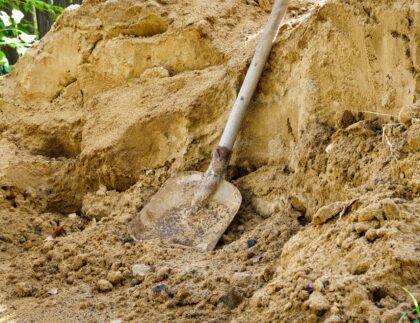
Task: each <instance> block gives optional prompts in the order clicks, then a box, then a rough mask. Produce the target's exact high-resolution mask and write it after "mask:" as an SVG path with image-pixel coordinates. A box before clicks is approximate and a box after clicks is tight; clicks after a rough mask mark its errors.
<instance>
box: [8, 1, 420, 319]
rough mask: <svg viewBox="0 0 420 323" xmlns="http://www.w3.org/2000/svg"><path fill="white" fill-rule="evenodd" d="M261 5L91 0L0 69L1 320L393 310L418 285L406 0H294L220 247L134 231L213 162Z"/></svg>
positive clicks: (416, 51)
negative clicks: (147, 213) (190, 175)
mask: <svg viewBox="0 0 420 323" xmlns="http://www.w3.org/2000/svg"><path fill="white" fill-rule="evenodd" d="M269 6H270V5H269V1H251V0H224V1H222V0H217V1H211V2H209V1H204V0H194V1H192V0H183V1H175V0H165V1H163V0H160V1H152V0H150V1H134V0H127V1H111V0H108V1H100V0H85V2H84V4H83V5H82V6H80V7H77V6H72V7H70V8H68V9H67V10H66V11H65V13H64V14H63V15H62V16H61V17H60V18H59V19H58V21H57V22H56V24H55V25H54V27H53V30H52V31H51V32H50V33H49V34H47V36H46V37H45V38H44V39H43V40H41V41H40V43H39V44H38V45H37V46H35V47H34V48H33V49H31V50H30V51H29V52H28V53H27V54H26V55H25V57H23V58H22V59H21V61H20V62H19V63H18V64H17V66H15V68H14V70H13V72H12V74H11V75H10V76H7V77H5V78H3V79H2V80H0V132H1V135H0V322H3V321H4V322H63V321H65V322H112V321H114V322H127V321H134V322H155V321H156V322H157V321H159V322H165V321H174V320H176V321H180V322H198V321H200V322H201V321H204V322H225V321H232V322H255V321H262V322H269V321H271V322H294V321H296V322H323V321H325V322H363V321H368V322H378V321H380V322H396V321H397V320H398V319H399V317H400V316H401V314H402V313H403V312H404V311H406V310H408V309H409V308H410V300H409V298H408V297H407V295H406V294H405V293H404V292H403V291H402V287H408V288H409V289H410V290H411V291H412V292H413V293H414V295H415V296H417V298H418V299H419V298H420V285H419V278H420V271H419V270H418V268H419V265H420V253H419V249H420V238H419V230H420V225H419V215H420V212H419V210H420V175H419V171H418V170H419V169H420V152H419V150H420V113H419V110H420V103H419V102H420V101H419V99H420V79H419V76H418V70H419V68H420V47H419V44H420V32H419V31H420V27H419V26H420V8H419V6H418V4H417V3H416V1H414V0H408V1H404V0H396V1H387V0H382V1H373V0H372V1H363V2H360V1H353V0H349V1H339V0H330V1H310V0H299V1H292V2H291V4H290V8H289V11H288V13H287V17H286V19H285V21H284V23H283V25H282V27H281V33H280V34H279V36H278V39H277V40H276V44H275V46H274V49H273V52H272V54H271V57H270V60H269V62H268V64H267V67H266V70H265V72H264V74H263V78H262V81H261V83H260V85H259V87H258V90H257V94H256V96H255V98H254V100H253V102H252V105H251V106H250V109H249V113H248V115H247V118H246V121H245V124H244V127H243V130H242V132H241V134H240V137H239V138H238V141H237V143H236V145H235V148H234V156H233V158H232V161H231V165H230V166H229V169H228V180H230V181H232V182H233V183H234V184H235V185H237V187H238V188H239V189H240V190H241V193H242V196H243V204H242V206H241V209H240V211H239V213H238V215H237V217H236V218H235V220H234V221H233V223H232V225H231V226H230V227H229V229H228V230H227V231H226V233H225V235H224V236H223V238H222V239H221V241H220V242H219V245H218V247H217V248H216V250H215V251H212V252H200V251H197V250H192V249H190V248H186V247H182V246H179V245H171V244H168V243H166V242H161V241H148V242H139V243H134V242H133V241H132V240H131V239H130V237H129V235H128V234H127V229H126V224H127V222H128V221H130V219H132V218H133V217H134V216H135V215H136V214H137V212H138V211H139V210H141V209H142V207H143V206H144V205H145V204H146V203H147V202H148V200H150V197H151V196H152V195H153V193H154V192H155V191H156V190H157V189H159V187H160V186H161V185H162V183H163V182H164V181H165V180H166V179H167V178H168V177H170V176H171V175H173V174H175V173H177V172H179V171H182V170H200V171H202V170H204V169H205V168H206V166H207V165H208V162H209V160H210V155H211V151H212V149H213V148H214V146H215V144H216V143H217V139H218V138H219V136H220V134H221V131H222V129H223V127H224V123H225V121H226V119H227V116H228V113H229V110H230V107H231V105H232V103H233V101H234V99H235V95H236V93H237V90H238V88H239V86H240V84H241V81H242V79H243V77H244V74H245V72H246V69H247V64H248V63H249V62H250V59H251V57H252V54H253V50H254V48H255V44H256V41H257V39H258V35H259V33H260V32H261V30H262V26H263V25H264V23H265V20H266V18H267V15H268V13H267V11H268V10H269ZM401 110H402V113H401V116H400V117H399V113H400V111H401ZM51 235H53V236H54V237H52V236H51ZM48 236H51V237H48ZM406 320H407V319H406ZM407 322H408V321H407Z"/></svg>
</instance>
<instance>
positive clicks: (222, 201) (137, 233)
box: [128, 172, 242, 250]
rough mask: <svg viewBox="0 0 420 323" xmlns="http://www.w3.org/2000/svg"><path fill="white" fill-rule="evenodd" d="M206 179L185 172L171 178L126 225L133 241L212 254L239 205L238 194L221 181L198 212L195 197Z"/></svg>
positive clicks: (234, 188)
mask: <svg viewBox="0 0 420 323" xmlns="http://www.w3.org/2000/svg"><path fill="white" fill-rule="evenodd" d="M203 181H205V177H204V174H203V173H200V172H185V173H182V174H179V175H177V176H175V177H172V178H170V179H169V180H167V181H166V183H165V184H164V185H163V186H162V187H161V188H160V189H159V191H158V192H157V193H156V194H155V195H154V196H153V197H152V199H151V200H150V202H149V203H148V204H147V205H146V206H145V207H144V208H143V209H142V210H141V211H140V213H138V214H137V215H136V217H135V218H134V219H133V220H132V221H131V222H130V223H129V225H128V229H129V231H130V234H131V236H132V237H133V238H134V239H135V240H150V239H162V240H170V241H172V242H174V243H178V244H182V245H186V246H191V247H195V248H199V249H203V250H212V249H213V248H214V247H215V246H216V244H217V241H219V239H220V237H221V236H222V234H223V232H225V230H226V229H227V227H228V226H229V224H230V223H231V221H232V220H233V218H234V217H235V214H236V212H238V209H239V207H240V205H241V201H242V197H241V193H240V192H239V190H238V189H237V188H236V187H235V186H234V185H232V184H231V183H229V182H226V181H221V182H220V184H219V185H218V187H217V190H216V191H215V192H214V193H213V194H212V195H211V197H210V198H209V199H208V200H207V201H206V203H204V204H203V205H201V206H200V207H199V208H197V206H196V205H193V204H194V203H193V201H195V200H196V199H195V197H196V195H197V194H198V192H199V191H200V185H203Z"/></svg>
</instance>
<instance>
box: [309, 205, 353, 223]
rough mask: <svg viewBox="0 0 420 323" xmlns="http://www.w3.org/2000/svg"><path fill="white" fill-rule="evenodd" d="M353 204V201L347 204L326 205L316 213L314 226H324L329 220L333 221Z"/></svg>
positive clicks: (313, 220)
mask: <svg viewBox="0 0 420 323" xmlns="http://www.w3.org/2000/svg"><path fill="white" fill-rule="evenodd" d="M351 204H353V202H352V201H346V202H335V203H331V204H328V205H325V206H323V207H321V208H319V209H318V211H316V213H315V215H314V216H313V219H312V222H313V223H314V224H317V225H319V224H324V223H325V222H327V221H328V220H330V219H332V218H333V217H335V216H336V215H338V214H340V213H342V215H343V214H344V212H345V211H346V209H347V208H348V207H349V206H350V205H351Z"/></svg>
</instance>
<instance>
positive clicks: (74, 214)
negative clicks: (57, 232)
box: [68, 213, 77, 220]
mask: <svg viewBox="0 0 420 323" xmlns="http://www.w3.org/2000/svg"><path fill="white" fill-rule="evenodd" d="M68 218H69V219H73V220H74V219H77V214H76V213H70V214H69V215H68Z"/></svg>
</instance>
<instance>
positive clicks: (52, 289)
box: [47, 288, 58, 296]
mask: <svg viewBox="0 0 420 323" xmlns="http://www.w3.org/2000/svg"><path fill="white" fill-rule="evenodd" d="M47 293H48V295H51V296H54V295H57V294H58V289H57V288H51V289H50V290H49V291H48V292H47Z"/></svg>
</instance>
